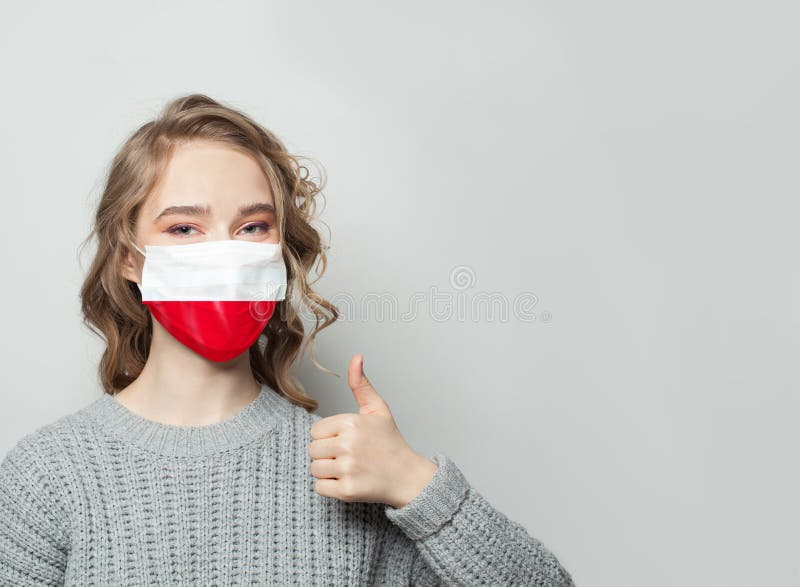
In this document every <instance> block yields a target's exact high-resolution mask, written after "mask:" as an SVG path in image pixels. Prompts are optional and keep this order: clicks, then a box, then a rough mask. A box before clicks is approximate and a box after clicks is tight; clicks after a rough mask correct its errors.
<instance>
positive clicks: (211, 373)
mask: <svg viewBox="0 0 800 587" xmlns="http://www.w3.org/2000/svg"><path fill="white" fill-rule="evenodd" d="M152 324H153V337H152V340H151V346H150V353H149V355H148V357H147V362H146V363H145V365H144V368H143V369H142V372H141V373H140V374H139V376H138V377H137V378H136V380H135V381H134V382H133V383H131V384H130V385H129V386H128V387H126V388H125V389H123V390H121V391H119V392H118V393H117V394H115V397H116V399H117V400H118V401H119V402H120V403H121V404H122V405H124V406H125V407H127V408H128V409H130V410H131V411H133V412H135V413H137V414H139V415H141V416H142V417H144V418H148V419H151V420H157V421H159V422H163V423H166V424H172V425H176V426H202V425H207V424H214V423H216V422H220V421H222V420H225V419H226V418H228V417H230V416H231V415H233V414H235V413H237V412H238V411H239V410H241V409H242V408H244V407H245V406H246V405H248V404H249V403H250V402H252V401H253V400H254V399H255V398H256V396H257V395H258V392H259V389H260V386H259V384H258V382H257V381H256V379H255V378H254V377H253V372H252V370H251V368H250V356H249V352H244V353H242V354H241V355H240V356H238V357H236V358H234V359H231V360H230V361H225V362H221V363H217V362H214V361H209V360H208V359H206V358H205V357H203V356H201V355H198V354H197V353H195V352H194V351H192V350H191V349H189V348H187V347H186V346H184V345H182V344H181V343H180V342H178V341H177V340H175V338H173V337H172V335H170V334H169V333H168V332H167V331H166V330H165V329H164V327H163V326H161V324H159V323H158V321H157V320H153V321H152Z"/></svg>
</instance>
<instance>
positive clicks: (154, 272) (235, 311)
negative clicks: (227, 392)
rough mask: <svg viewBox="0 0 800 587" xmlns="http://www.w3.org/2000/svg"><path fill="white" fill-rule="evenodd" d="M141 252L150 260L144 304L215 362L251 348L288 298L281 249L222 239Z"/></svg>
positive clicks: (144, 281)
mask: <svg viewBox="0 0 800 587" xmlns="http://www.w3.org/2000/svg"><path fill="white" fill-rule="evenodd" d="M134 246H135V247H136V245H134ZM136 250H137V251H139V252H140V253H142V254H143V255H144V257H145V260H144V267H143V269H142V283H141V285H139V290H140V291H141V292H142V304H144V305H145V306H147V307H148V308H149V309H150V313H151V314H152V315H153V318H155V319H156V320H158V322H159V323H160V324H161V325H162V326H163V327H164V328H165V329H166V330H167V332H169V333H170V334H171V335H172V336H174V337H175V338H176V339H177V340H179V341H180V342H181V343H183V344H184V345H186V346H187V347H189V348H190V349H192V350H193V351H195V352H196V353H198V354H200V355H202V356H204V357H205V358H207V359H209V360H211V361H228V360H230V359H233V358H235V357H237V356H239V355H240V354H242V353H243V352H245V351H246V350H248V349H249V348H250V346H251V345H252V344H253V343H254V342H255V341H256V340H258V337H259V335H260V334H261V333H262V332H263V330H264V327H265V326H266V325H267V322H268V321H269V319H270V318H271V317H272V314H273V312H274V310H275V306H276V304H277V303H278V302H279V301H280V300H283V299H285V297H286V265H285V263H284V261H283V255H282V253H281V246H280V245H279V244H274V243H259V242H254V241H242V240H218V241H206V242H199V243H192V244H186V245H168V246H153V245H146V246H145V251H142V250H141V249H140V248H139V247H136ZM137 285H138V284H137Z"/></svg>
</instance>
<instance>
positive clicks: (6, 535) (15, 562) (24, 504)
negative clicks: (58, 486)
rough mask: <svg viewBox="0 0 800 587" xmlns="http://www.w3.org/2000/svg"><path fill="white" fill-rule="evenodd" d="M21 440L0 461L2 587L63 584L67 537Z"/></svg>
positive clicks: (43, 478) (29, 450) (43, 476)
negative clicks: (5, 586)
mask: <svg viewBox="0 0 800 587" xmlns="http://www.w3.org/2000/svg"><path fill="white" fill-rule="evenodd" d="M39 463H40V460H39V459H38V458H36V456H35V450H34V449H32V447H31V446H28V445H27V443H24V442H20V443H18V444H17V445H16V446H15V447H14V448H12V450H11V451H10V452H9V453H8V454H7V455H6V456H5V458H4V459H3V461H2V463H0V585H63V582H64V572H65V569H66V562H67V551H68V546H67V545H68V538H67V533H66V532H65V528H64V523H63V518H62V517H61V515H60V512H61V509H60V508H59V507H58V506H57V503H56V502H55V497H54V496H53V495H52V492H53V491H55V490H54V488H53V486H52V484H51V483H50V478H49V476H48V474H47V473H46V472H45V471H44V470H43V468H42V467H41V466H40V464H39Z"/></svg>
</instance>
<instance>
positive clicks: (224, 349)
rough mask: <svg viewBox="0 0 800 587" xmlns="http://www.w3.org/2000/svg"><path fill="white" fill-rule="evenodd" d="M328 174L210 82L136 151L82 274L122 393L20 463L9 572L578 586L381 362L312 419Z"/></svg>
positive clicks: (5, 534) (128, 579)
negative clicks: (409, 406)
mask: <svg viewBox="0 0 800 587" xmlns="http://www.w3.org/2000/svg"><path fill="white" fill-rule="evenodd" d="M321 188H322V184H316V183H314V182H313V181H312V180H310V179H309V177H308V169H307V168H306V167H305V166H303V165H301V164H300V163H299V162H298V158H297V157H294V156H292V155H290V154H289V153H288V152H287V150H286V148H285V147H284V145H283V144H282V143H281V141H280V140H279V139H278V138H277V137H276V136H275V135H274V134H272V133H271V132H269V131H268V130H266V129H264V128H263V127H261V126H260V125H258V124H257V123H256V122H254V121H253V120H252V119H251V118H249V117H248V116H246V115H245V114H243V113H241V112H239V111H237V110H235V109H232V108H229V107H227V106H225V105H222V104H220V103H218V102H216V101H214V100H212V99H210V98H208V97H207V96H204V95H198V94H194V95H189V96H185V97H182V98H179V99H177V100H174V101H172V102H171V103H170V104H168V105H167V107H166V108H165V109H164V111H163V112H162V113H161V114H160V116H159V117H158V118H157V119H156V120H153V121H151V122H148V123H147V124H145V125H143V126H142V127H141V128H139V129H138V130H137V131H136V132H135V133H134V134H133V135H132V136H131V137H130V138H129V139H128V140H127V142H126V143H125V144H124V145H123V146H122V148H121V150H120V152H119V153H118V154H117V155H116V157H115V158H114V160H113V162H112V164H111V167H110V170H109V174H108V178H107V183H106V185H105V189H104V191H103V194H102V199H101V201H100V204H99V207H98V209H97V214H96V218H95V225H94V228H93V230H92V233H91V234H90V235H89V236H90V237H96V241H97V250H96V253H95V257H94V261H93V264H92V265H91V268H90V270H89V273H88V275H87V277H86V281H85V282H84V284H83V287H82V289H81V300H82V310H83V314H84V320H85V322H86V323H87V325H88V326H89V327H90V328H91V329H92V330H93V331H94V332H95V333H97V334H98V335H99V336H101V337H102V338H103V340H104V342H105V343H106V349H105V352H104V353H103V356H102V359H101V361H100V366H99V372H100V373H99V379H100V383H101V386H102V388H103V390H104V393H103V394H102V395H101V396H100V397H99V398H97V399H96V400H94V401H93V402H92V403H91V404H89V405H87V406H84V407H83V408H82V409H80V410H78V411H76V412H74V413H71V414H68V415H65V416H63V417H61V418H59V419H58V420H56V421H54V422H51V423H49V424H47V425H45V426H42V427H40V428H39V429H37V430H35V431H33V432H31V433H30V434H28V435H26V436H24V437H23V438H22V439H20V440H19V441H18V442H17V444H16V445H15V446H14V447H13V448H12V450H11V451H10V452H9V453H8V454H7V455H6V456H5V458H4V459H3V461H2V464H0V583H2V584H3V585H39V584H48V585H61V584H75V585H94V584H104V585H109V584H110V585H167V584H200V585H229V584H248V585H267V584H276V585H323V584H324V585H365V584H377V585H409V584H410V585H456V584H458V585H523V584H524V585H572V584H573V582H572V578H571V577H570V575H569V573H568V572H567V571H566V570H565V569H564V568H563V567H562V566H561V565H560V564H559V562H558V560H557V559H556V558H555V556H554V555H553V554H552V553H551V552H550V551H548V550H547V549H546V548H545V547H544V546H543V545H542V544H541V543H540V542H539V541H538V540H536V539H535V538H533V537H532V536H530V535H529V534H528V533H527V532H526V530H525V528H524V527H523V526H522V525H520V524H519V523H516V522H514V521H512V520H510V519H509V518H508V517H506V516H505V515H504V514H502V513H501V512H499V511H498V510H496V509H494V508H493V507H492V506H491V505H490V504H489V503H488V502H487V500H486V499H485V498H484V497H483V496H482V495H481V494H480V493H478V492H477V491H476V490H475V489H474V488H472V487H471V486H470V485H469V483H468V482H467V480H466V479H465V477H464V475H463V474H462V473H461V471H460V470H459V469H458V467H456V465H455V464H454V463H453V461H451V460H450V459H449V458H448V457H447V456H446V455H444V454H436V455H434V456H433V457H432V458H431V459H428V458H426V457H425V456H423V455H421V454H419V453H417V452H415V451H414V450H412V449H411V448H410V447H409V445H408V444H407V443H406V442H405V440H404V439H403V436H402V435H401V434H400V432H399V431H398V429H397V426H396V425H395V422H394V420H393V418H392V414H391V412H390V410H389V407H388V406H387V404H386V402H385V401H384V400H383V399H382V398H381V396H380V395H379V394H378V392H377V391H376V390H375V389H374V388H373V387H372V385H371V384H370V382H369V380H368V379H367V377H366V375H365V374H364V370H363V357H362V356H361V355H356V356H354V357H353V358H352V360H351V363H350V368H349V372H348V383H349V385H350V387H351V389H352V393H353V396H354V400H355V402H356V404H357V405H358V407H359V409H358V413H348V414H340V415H336V416H333V417H329V418H321V417H320V416H318V415H315V414H313V411H314V410H316V408H317V402H316V401H315V400H314V399H312V398H311V397H309V396H307V395H306V394H305V393H304V391H303V388H302V387H301V385H300V384H299V383H298V382H297V381H296V380H295V379H294V378H293V377H292V376H291V375H290V367H291V366H292V364H293V362H294V361H295V359H296V358H297V356H298V353H299V352H300V350H301V345H302V344H303V343H304V341H305V342H308V341H311V343H312V347H313V339H314V337H315V336H316V334H317V333H318V332H319V331H320V330H321V329H322V328H325V327H327V326H328V325H330V324H331V323H332V322H334V321H335V320H336V319H337V316H338V314H337V311H336V308H335V307H334V306H333V305H332V304H331V303H329V302H328V301H327V300H325V299H323V298H321V297H320V296H319V295H318V294H317V293H315V292H314V291H313V290H312V289H311V287H310V284H311V282H310V279H309V278H310V274H311V269H312V267H314V266H315V264H317V263H319V262H321V263H322V271H319V272H318V275H320V276H321V275H322V273H323V272H324V270H325V266H326V256H325V248H326V246H325V245H324V244H323V243H322V240H321V237H320V234H319V233H318V231H317V230H316V229H315V228H314V227H312V221H313V220H314V212H315V197H316V196H317V195H318V194H321ZM304 309H307V310H309V311H310V312H311V313H312V315H313V316H314V317H315V318H316V328H315V329H314V331H313V332H312V333H311V335H310V337H309V338H308V339H307V340H306V338H305V336H304V328H303V323H302V320H301V317H302V316H301V312H302V311H303V310H304ZM312 360H314V358H313V350H312ZM314 362H315V364H317V366H319V364H318V363H317V362H316V360H314Z"/></svg>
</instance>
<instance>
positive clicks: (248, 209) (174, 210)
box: [153, 202, 275, 222]
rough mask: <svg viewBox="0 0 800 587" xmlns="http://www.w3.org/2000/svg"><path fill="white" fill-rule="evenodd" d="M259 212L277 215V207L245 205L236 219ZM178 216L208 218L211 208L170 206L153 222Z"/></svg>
mask: <svg viewBox="0 0 800 587" xmlns="http://www.w3.org/2000/svg"><path fill="white" fill-rule="evenodd" d="M259 212H267V213H269V214H275V207H274V206H273V205H272V204H267V203H266V202H251V203H250V204H245V205H244V206H242V207H241V208H239V213H238V214H237V215H236V219H237V220H238V219H239V218H242V217H244V216H249V215H251V214H256V213H259ZM176 214H185V215H188V216H203V217H207V216H209V215H210V214H211V208H209V207H208V206H200V205H199V204H191V205H185V206H169V207H168V208H164V209H163V210H162V211H161V214H159V215H158V216H156V217H155V218H154V219H153V222H157V221H158V219H159V218H163V217H164V216H174V215H176Z"/></svg>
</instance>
